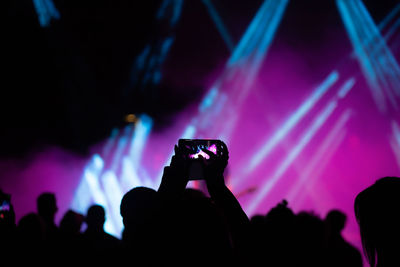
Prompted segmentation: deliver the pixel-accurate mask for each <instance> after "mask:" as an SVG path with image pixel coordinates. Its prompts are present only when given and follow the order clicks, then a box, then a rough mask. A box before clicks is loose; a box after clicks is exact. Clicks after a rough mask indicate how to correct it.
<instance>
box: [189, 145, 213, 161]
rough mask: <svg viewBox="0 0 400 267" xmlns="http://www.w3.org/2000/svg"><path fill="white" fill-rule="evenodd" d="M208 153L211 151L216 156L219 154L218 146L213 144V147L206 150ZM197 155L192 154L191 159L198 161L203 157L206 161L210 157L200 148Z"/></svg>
mask: <svg viewBox="0 0 400 267" xmlns="http://www.w3.org/2000/svg"><path fill="white" fill-rule="evenodd" d="M206 149H207V150H208V151H211V152H212V153H214V154H215V155H216V154H217V146H216V145H215V144H212V145H211V146H209V147H207V148H206ZM197 151H198V152H197V153H196V154H191V155H189V158H191V159H198V158H199V156H202V157H203V158H205V159H209V158H210V156H209V155H207V153H205V152H204V151H203V150H201V148H200V147H198V148H197Z"/></svg>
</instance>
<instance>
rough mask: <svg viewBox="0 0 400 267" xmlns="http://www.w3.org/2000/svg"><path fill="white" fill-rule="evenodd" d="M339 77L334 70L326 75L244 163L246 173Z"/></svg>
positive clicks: (258, 162) (251, 169) (263, 157)
mask: <svg viewBox="0 0 400 267" xmlns="http://www.w3.org/2000/svg"><path fill="white" fill-rule="evenodd" d="M338 79H339V73H338V72H337V71H336V70H335V71H333V72H331V73H330V74H329V75H328V77H327V78H326V79H325V80H324V81H323V82H322V84H321V85H320V86H318V87H317V88H316V89H315V90H314V92H313V93H312V95H311V96H310V97H308V98H307V100H306V101H304V102H303V103H302V104H301V106H300V107H299V108H298V109H297V110H296V111H294V112H293V115H291V116H290V117H289V118H288V119H287V120H286V121H285V123H284V124H283V125H282V126H281V127H280V128H279V130H278V131H276V132H275V133H274V135H273V136H272V137H270V138H268V139H267V141H266V142H265V144H264V145H263V146H262V147H261V149H260V150H259V151H258V152H256V153H255V154H254V156H253V157H252V158H251V160H250V162H249V164H246V165H245V166H247V167H246V174H248V173H250V172H251V171H253V170H254V169H255V168H256V167H257V166H258V165H259V164H260V163H261V162H262V161H263V160H264V159H265V158H266V157H267V156H268V155H269V153H271V151H272V150H273V149H274V148H275V147H276V146H277V145H278V144H279V142H280V141H282V140H283V139H284V138H285V137H286V136H287V135H288V134H289V133H290V131H291V130H292V129H293V128H294V127H295V126H296V125H297V124H298V123H299V122H300V121H301V119H303V118H304V117H305V116H306V115H307V114H308V112H309V111H310V110H311V109H312V108H313V107H314V105H315V103H317V102H318V100H319V99H321V97H322V96H323V95H324V94H325V93H326V92H327V91H328V90H329V88H331V87H332V86H333V85H334V84H335V83H336V81H337V80H338Z"/></svg>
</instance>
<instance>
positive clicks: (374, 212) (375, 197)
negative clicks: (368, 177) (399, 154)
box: [354, 177, 400, 267]
mask: <svg viewBox="0 0 400 267" xmlns="http://www.w3.org/2000/svg"><path fill="white" fill-rule="evenodd" d="M354 211H355V215H356V218H357V222H358V224H359V226H360V234H361V241H362V244H363V249H364V253H365V255H366V256H367V259H368V262H369V264H370V266H372V267H375V266H399V265H400V264H399V256H398V252H399V251H400V245H399V240H400V214H399V213H400V178H398V177H384V178H381V179H379V180H377V181H376V182H375V183H374V184H373V185H371V186H370V187H368V188H366V189H365V190H363V191H362V192H360V193H359V194H358V195H357V197H356V199H355V202H354Z"/></svg>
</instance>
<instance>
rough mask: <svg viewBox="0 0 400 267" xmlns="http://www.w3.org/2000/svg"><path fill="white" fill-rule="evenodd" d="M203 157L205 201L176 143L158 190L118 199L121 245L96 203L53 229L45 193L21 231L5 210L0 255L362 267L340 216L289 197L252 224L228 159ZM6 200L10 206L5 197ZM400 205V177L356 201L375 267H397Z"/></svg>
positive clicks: (53, 207)
mask: <svg viewBox="0 0 400 267" xmlns="http://www.w3.org/2000/svg"><path fill="white" fill-rule="evenodd" d="M205 152H206V153H207V154H209V156H210V159H208V160H207V161H204V180H205V184H206V186H207V191H208V194H206V193H204V192H202V191H200V190H196V189H189V188H186V185H187V183H188V179H187V174H188V170H189V168H190V162H189V161H187V160H186V159H185V157H184V156H183V154H184V153H183V152H182V149H181V148H179V147H178V146H175V155H174V156H173V158H172V161H171V164H170V166H167V167H165V168H164V174H163V178H162V181H161V184H160V187H159V189H158V190H157V191H156V190H153V189H150V188H146V187H136V188H133V189H131V190H130V191H129V192H127V193H126V194H125V195H124V197H123V199H122V200H121V206H120V212H121V215H122V218H123V224H124V230H123V233H122V239H121V240H120V239H117V238H116V237H114V236H112V235H110V234H108V233H106V232H105V231H104V222H105V219H106V214H105V210H104V208H103V207H102V206H100V205H93V206H91V207H90V208H89V209H88V210H87V213H86V215H82V214H79V213H77V212H74V211H72V210H69V211H67V212H66V213H65V214H64V216H63V217H62V220H61V222H60V223H59V225H58V226H57V225H56V223H55V215H56V213H57V203H56V197H55V195H54V194H52V193H43V194H41V195H40V196H39V197H38V198H37V212H36V213H29V214H26V215H25V216H23V217H22V218H21V219H20V220H19V222H18V224H16V222H15V215H14V212H13V207H12V204H11V203H9V206H8V208H7V209H6V208H5V206H4V205H2V210H1V213H0V222H1V223H0V231H1V232H0V237H1V252H2V254H3V255H6V256H7V257H9V258H10V259H12V260H13V262H14V263H18V262H21V263H24V262H25V261H26V262H29V263H31V264H33V263H36V262H37V263H42V264H43V263H45V262H46V261H49V262H50V263H51V262H53V263H54V262H55V263H56V264H57V265H59V264H62V263H64V262H65V263H67V262H69V261H71V262H72V263H73V264H75V265H81V264H82V265H87V264H91V265H93V264H105V263H107V262H112V263H113V264H114V265H116V264H127V263H129V264H130V265H138V266H167V265H168V266H169V265H170V264H172V265H173V266H176V265H179V266H180V265H185V266H189V265H203V266H206V265H221V266H229V265H242V266H254V265H257V266H354V267H357V266H362V257H361V254H360V252H359V251H358V250H357V249H356V248H354V247H353V246H352V245H350V244H349V243H348V242H347V241H346V240H345V239H344V238H343V237H342V235H341V231H342V230H343V228H344V227H345V223H346V215H345V214H344V213H342V212H341V211H339V210H332V211H330V212H329V213H328V215H327V216H326V217H325V218H324V219H321V218H320V217H319V216H317V215H315V214H313V213H309V212H300V213H298V214H295V213H294V212H293V211H292V210H291V209H290V208H289V207H288V203H287V202H286V201H285V200H283V201H282V202H281V203H278V204H277V205H276V206H275V207H273V208H272V209H271V210H270V211H269V212H268V213H267V214H265V215H261V214H259V215H255V216H253V217H251V218H250V219H249V218H248V217H247V215H246V214H245V212H244V211H243V210H242V208H241V206H240V204H239V202H238V201H237V199H236V198H235V196H234V195H233V194H232V193H231V191H230V190H229V189H228V187H227V186H226V185H225V182H224V177H223V172H224V169H225V167H226V165H227V162H228V156H227V154H226V155H225V156H223V157H217V156H215V155H212V153H209V151H205ZM0 194H1V200H5V202H4V201H3V204H4V203H6V201H7V199H9V196H8V195H7V194H5V193H3V192H0ZM399 199H400V178H397V177H385V178H382V179H379V180H378V181H377V182H376V183H375V184H373V185H372V186H370V187H368V188H367V189H365V190H364V191H362V192H361V193H359V194H358V195H357V197H356V199H355V215H356V218H357V221H358V223H359V225H360V233H361V239H362V243H363V248H364V252H365V255H366V257H367V259H368V261H369V263H370V265H371V266H378V267H382V266H383V267H384V266H400V265H398V263H399V260H398V258H399V257H398V255H399V254H398V252H399V251H400V250H399V246H400V245H399V242H398V240H399V237H400V234H399V233H400V231H399V226H400V221H399V211H400V210H399V207H400V205H399V204H400V201H399ZM83 224H86V229H85V231H82V230H81V229H82V226H83ZM11 255H12V256H11ZM172 265H171V266H172Z"/></svg>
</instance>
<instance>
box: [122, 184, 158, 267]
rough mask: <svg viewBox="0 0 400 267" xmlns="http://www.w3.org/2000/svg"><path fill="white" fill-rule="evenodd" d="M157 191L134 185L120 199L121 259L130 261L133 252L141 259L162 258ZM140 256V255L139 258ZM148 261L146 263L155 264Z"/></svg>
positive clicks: (152, 259)
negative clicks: (121, 222) (122, 225)
mask: <svg viewBox="0 0 400 267" xmlns="http://www.w3.org/2000/svg"><path fill="white" fill-rule="evenodd" d="M159 212H160V211H159V201H158V195H157V192H156V191H155V190H153V189H151V188H147V187H135V188H133V189H131V190H130V191H128V192H127V193H126V194H125V195H124V196H123V198H122V200H121V206H120V213H121V216H122V221H123V224H124V230H123V232H122V245H121V250H122V251H121V254H122V255H121V261H122V262H124V261H125V260H129V259H130V258H131V257H132V252H135V254H136V255H137V256H138V257H139V256H140V259H146V260H149V261H154V260H159V259H160V258H159V257H154V255H159V254H160V252H162V248H160V246H161V244H160V242H159V241H160V235H159V231H160V229H161V225H162V223H161V221H160V216H159ZM138 259H139V258H138ZM152 263H154V262H151V263H148V264H145V265H152Z"/></svg>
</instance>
